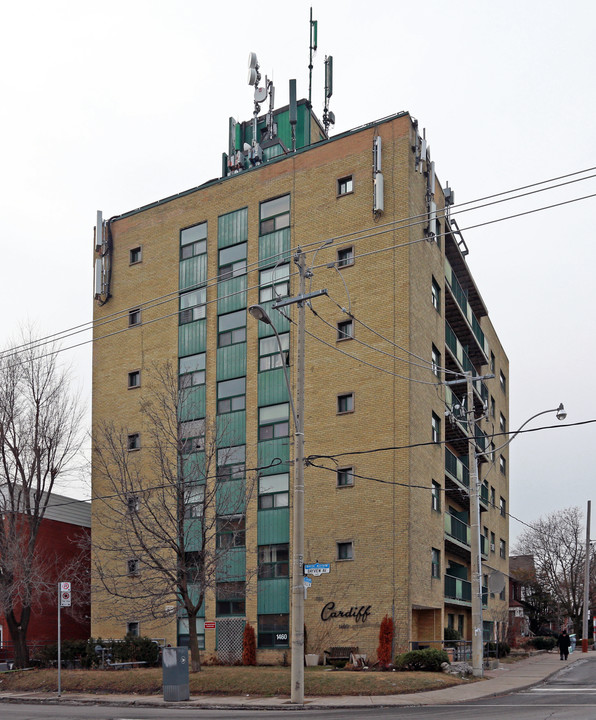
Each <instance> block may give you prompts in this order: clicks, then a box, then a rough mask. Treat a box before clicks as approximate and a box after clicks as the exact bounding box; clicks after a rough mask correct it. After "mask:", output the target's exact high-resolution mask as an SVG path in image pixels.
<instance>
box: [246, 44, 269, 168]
mask: <svg viewBox="0 0 596 720" xmlns="http://www.w3.org/2000/svg"><path fill="white" fill-rule="evenodd" d="M259 70H260V68H259V61H258V60H257V55H256V53H254V52H251V53H249V54H248V84H249V85H254V88H255V108H254V110H253V114H252V145H251V147H250V149H249V153H248V155H249V160H250V162H251V163H252V164H253V165H258V164H260V163H261V162H262V160H263V149H262V148H261V146H260V144H259V142H258V139H257V133H258V119H259V112H260V110H261V103H262V102H264V101H265V100H266V99H267V95H269V112H268V113H267V129H268V131H269V137H273V83H272V82H271V80H267V76H265V87H259V83H260V82H261V73H260V72H259Z"/></svg>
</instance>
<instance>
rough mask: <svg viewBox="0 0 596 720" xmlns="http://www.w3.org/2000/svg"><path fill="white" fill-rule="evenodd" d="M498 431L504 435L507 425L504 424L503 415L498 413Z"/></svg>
mask: <svg viewBox="0 0 596 720" xmlns="http://www.w3.org/2000/svg"><path fill="white" fill-rule="evenodd" d="M499 430H500V431H501V432H502V433H504V432H506V430H507V423H506V422H505V416H504V415H503V413H499Z"/></svg>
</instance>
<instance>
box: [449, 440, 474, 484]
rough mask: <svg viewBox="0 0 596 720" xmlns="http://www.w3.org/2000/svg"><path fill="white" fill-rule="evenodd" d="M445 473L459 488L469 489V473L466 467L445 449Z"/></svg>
mask: <svg viewBox="0 0 596 720" xmlns="http://www.w3.org/2000/svg"><path fill="white" fill-rule="evenodd" d="M445 472H446V473H447V474H448V475H449V477H450V478H451V479H452V480H454V481H455V482H456V483H457V484H458V485H460V487H462V488H463V489H465V490H468V489H469V487H470V472H469V470H468V466H467V465H465V464H464V463H463V462H462V461H461V460H460V459H459V458H458V457H456V456H455V455H454V454H453V453H452V452H451V450H449V448H445Z"/></svg>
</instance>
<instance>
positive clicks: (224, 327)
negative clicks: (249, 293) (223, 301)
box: [217, 310, 246, 347]
mask: <svg viewBox="0 0 596 720" xmlns="http://www.w3.org/2000/svg"><path fill="white" fill-rule="evenodd" d="M217 325H218V331H219V335H218V337H217V346H218V347H225V346H226V345H235V344H236V343H241V342H245V341H246V310H237V311H236V312H232V313H228V314H227V315H220V316H219V318H218V319H217Z"/></svg>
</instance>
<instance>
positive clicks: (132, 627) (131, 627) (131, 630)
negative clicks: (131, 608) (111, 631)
mask: <svg viewBox="0 0 596 720" xmlns="http://www.w3.org/2000/svg"><path fill="white" fill-rule="evenodd" d="M126 634H127V635H133V636H134V637H139V623H138V622H129V623H126Z"/></svg>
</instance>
